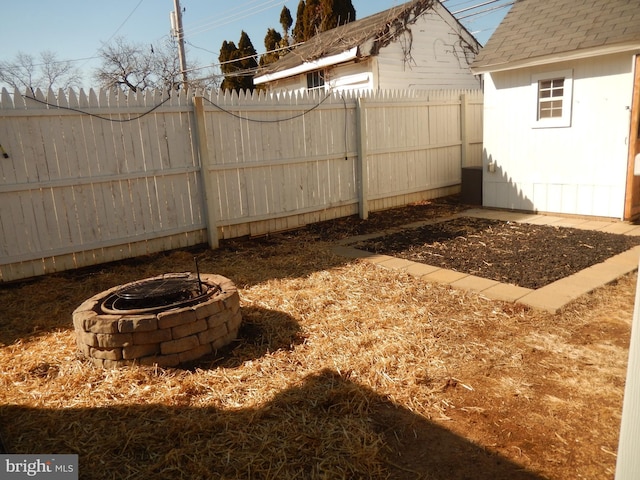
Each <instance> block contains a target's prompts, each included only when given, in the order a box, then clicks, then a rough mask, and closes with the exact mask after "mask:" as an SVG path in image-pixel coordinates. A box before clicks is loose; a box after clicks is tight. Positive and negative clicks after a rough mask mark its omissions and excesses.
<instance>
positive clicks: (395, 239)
mask: <svg viewBox="0 0 640 480" xmlns="http://www.w3.org/2000/svg"><path fill="white" fill-rule="evenodd" d="M639 244H640V238H638V237H631V236H625V235H616V234H612V233H605V232H598V231H592V230H582V229H578V228H566V227H553V226H540V225H532V224H526V223H515V222H504V221H499V220H488V219H483V218H471V217H459V218H455V219H453V220H448V221H443V222H438V223H434V224H431V225H426V226H423V227H420V228H415V229H407V230H403V231H401V232H397V233H393V234H390V235H386V236H382V237H378V238H374V239H371V240H368V241H363V242H358V243H356V244H353V245H352V246H354V247H356V248H359V249H362V250H366V251H369V252H373V253H379V254H384V255H391V256H394V257H399V258H404V259H406V260H411V261H414V262H419V263H424V264H428V265H433V266H437V267H442V268H447V269H450V270H455V271H458V272H464V273H468V274H472V275H477V276H479V277H483V278H487V279H490V280H496V281H499V282H504V283H512V284H515V285H518V286H520V287H525V288H532V289H537V288H540V287H543V286H545V285H548V284H550V283H552V282H554V281H556V280H559V279H561V278H564V277H567V276H569V275H572V274H574V273H576V272H578V271H580V270H582V269H584V268H587V267H590V266H592V265H595V264H597V263H600V262H603V261H605V260H606V259H607V258H610V257H612V256H614V255H617V254H619V253H622V252H624V251H626V250H628V249H630V248H632V247H634V246H636V245H639Z"/></svg>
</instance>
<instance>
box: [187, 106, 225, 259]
mask: <svg viewBox="0 0 640 480" xmlns="http://www.w3.org/2000/svg"><path fill="white" fill-rule="evenodd" d="M193 107H194V116H195V120H196V147H197V148H198V157H199V158H200V179H201V182H202V197H203V199H204V202H203V203H204V212H205V216H206V219H207V238H208V241H209V247H211V248H218V247H219V246H220V243H219V241H218V222H217V218H216V215H215V211H216V210H215V207H214V205H213V201H214V199H215V198H216V197H215V195H214V192H215V188H214V187H215V183H214V181H213V177H212V175H213V174H212V173H211V170H210V168H209V167H210V165H211V159H210V158H209V146H208V145H207V125H206V122H205V118H204V98H203V97H193Z"/></svg>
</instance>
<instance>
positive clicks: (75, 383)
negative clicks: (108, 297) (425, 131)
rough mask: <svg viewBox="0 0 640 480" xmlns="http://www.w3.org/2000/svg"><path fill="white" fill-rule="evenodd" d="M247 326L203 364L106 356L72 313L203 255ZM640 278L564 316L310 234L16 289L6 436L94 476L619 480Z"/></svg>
mask: <svg viewBox="0 0 640 480" xmlns="http://www.w3.org/2000/svg"><path fill="white" fill-rule="evenodd" d="M194 253H195V254H197V255H198V257H199V261H200V268H201V271H203V272H211V273H218V274H221V275H224V276H226V277H229V278H231V279H232V280H233V281H234V282H235V283H236V285H237V286H238V287H239V290H240V297H241V303H242V313H243V318H244V326H243V328H242V330H241V338H240V339H239V340H238V341H237V342H236V343H234V344H233V345H232V347H231V348H230V349H228V350H227V351H224V352H220V356H218V357H216V358H208V359H206V360H205V361H202V362H200V363H198V364H197V365H193V366H192V367H191V368H189V369H168V370H162V369H154V368H130V369H122V370H115V371H103V370H99V369H96V368H94V367H92V366H90V364H89V363H88V362H87V361H85V360H83V359H81V358H79V357H78V356H77V354H76V349H75V344H74V337H73V331H72V326H71V312H72V311H73V309H74V308H76V306H78V305H79V304H80V303H81V302H82V301H83V300H84V299H85V298H87V297H89V296H91V295H93V294H95V293H97V292H99V291H102V290H105V289H107V288H109V287H111V286H114V285H118V284H121V283H125V282H128V281H132V280H135V279H140V278H146V277H150V276H154V275H157V274H160V273H166V272H172V271H175V272H177V271H187V270H191V269H192V265H193V255H194ZM635 284H636V275H635V274H634V275H630V276H628V277H625V278H623V279H622V280H621V281H619V282H618V283H617V284H615V285H611V286H607V287H605V288H603V289H601V290H599V291H597V292H595V293H594V294H592V295H588V296H585V297H584V298H582V299H580V300H579V301H577V302H574V303H573V304H571V305H570V306H569V307H567V308H566V309H565V310H564V311H563V312H561V313H560V314H556V315H552V314H547V313H542V312H538V311H534V310H528V309H525V308H522V307H520V306H514V305H512V304H508V303H501V302H496V301H490V300H488V299H485V298H483V297H481V296H478V295H476V294H471V293H466V292H463V291H459V290H453V289H451V288H448V287H446V286H441V285H436V284H431V283H425V282H423V281H420V280H416V279H415V278H412V277H410V276H408V275H404V274H399V273H395V272H391V271H388V270H384V269H382V268H379V267H375V266H372V265H369V264H367V263H360V262H358V261H354V262H350V261H349V262H348V261H346V260H345V259H342V258H338V257H335V256H333V255H332V254H331V253H330V250H329V244H328V243H326V242H323V241H318V240H317V239H316V238H314V237H312V236H311V235H309V234H305V233H304V232H301V233H297V234H290V235H279V236H275V237H271V238H268V239H254V240H249V241H236V242H228V243H227V244H226V245H225V246H224V248H222V249H220V250H217V251H209V250H198V251H196V252H188V251H176V252H171V253H168V254H165V255H159V256H154V257H149V258H141V259H137V260H135V261H130V262H122V263H120V264H117V265H106V266H102V267H101V268H97V269H93V270H84V271H78V272H72V273H69V274H62V275H54V276H49V277H44V278H39V279H36V280H33V281H30V282H25V283H22V284H17V285H6V286H0V318H1V319H2V331H1V332H0V422H1V423H0V433H1V434H2V440H3V443H4V445H5V447H6V449H7V450H8V451H9V452H10V453H78V454H79V455H80V471H81V478H96V479H107V478H139V479H148V478H172V479H174V478H188V479H193V478H277V479H282V478H331V479H334V478H402V479H405V478H406V479H413V478H424V479H442V480H444V479H463V478H474V479H479V478H483V479H496V478H505V479H506V478H509V479H511V478H527V479H541V478H548V479H558V480H559V479H568V478H571V479H575V478H592V479H595V478H598V479H602V478H613V472H614V468H615V452H616V450H617V439H618V430H619V422H620V415H621V409H622V395H623V386H624V379H625V372H626V361H627V349H628V341H629V331H630V323H631V316H632V311H633V300H634V291H635Z"/></svg>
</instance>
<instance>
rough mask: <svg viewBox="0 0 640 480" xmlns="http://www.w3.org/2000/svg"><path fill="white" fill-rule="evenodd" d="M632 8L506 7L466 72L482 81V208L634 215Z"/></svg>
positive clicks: (558, 2) (639, 135)
mask: <svg viewBox="0 0 640 480" xmlns="http://www.w3.org/2000/svg"><path fill="white" fill-rule="evenodd" d="M639 7H640V5H639V4H638V2H637V1H629V0H581V1H579V2H576V1H575V0H518V1H516V2H515V4H514V5H513V6H512V7H511V10H510V11H509V13H508V14H507V16H506V17H505V18H504V20H503V21H502V23H501V24H500V25H499V27H498V28H497V29H496V31H495V32H494V34H493V35H492V36H491V38H490V39H489V41H488V42H487V45H486V46H485V47H484V48H483V49H482V50H481V51H480V53H479V54H478V56H477V57H476V59H475V61H474V63H473V64H472V70H473V71H474V72H475V73H478V74H484V156H483V157H484V158H483V167H484V169H483V183H482V187H483V205H484V206H486V207H498V208H507V209H514V210H525V211H536V212H555V213H562V214H576V215H586V216H598V217H610V218H618V219H623V218H624V219H631V218H635V217H637V216H638V215H640V177H639V176H637V175H636V174H638V175H640V158H639V159H638V161H637V163H638V165H637V166H636V165H635V163H636V155H637V154H638V153H640V131H639V127H638V124H639V121H638V118H639V116H640V105H639V104H640V100H639V98H640V62H639V60H638V58H639V56H640V8H639Z"/></svg>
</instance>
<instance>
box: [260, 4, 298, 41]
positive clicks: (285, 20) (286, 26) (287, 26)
mask: <svg viewBox="0 0 640 480" xmlns="http://www.w3.org/2000/svg"><path fill="white" fill-rule="evenodd" d="M280 25H282V31H283V32H284V38H285V39H288V38H289V30H291V25H293V18H291V11H290V10H289V9H288V8H287V6H286V5H285V6H284V7H282V11H281V12H280ZM265 41H266V39H265Z"/></svg>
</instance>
